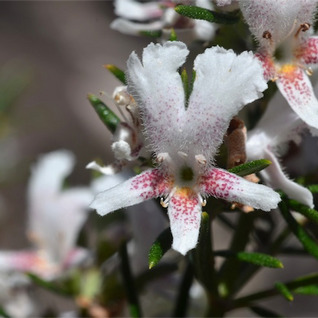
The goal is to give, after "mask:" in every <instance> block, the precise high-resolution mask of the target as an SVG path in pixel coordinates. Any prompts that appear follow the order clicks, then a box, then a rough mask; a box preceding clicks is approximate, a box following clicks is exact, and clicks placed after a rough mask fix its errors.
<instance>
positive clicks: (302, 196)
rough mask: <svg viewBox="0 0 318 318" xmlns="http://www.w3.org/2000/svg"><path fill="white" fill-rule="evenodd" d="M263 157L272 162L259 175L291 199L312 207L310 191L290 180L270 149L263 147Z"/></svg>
mask: <svg viewBox="0 0 318 318" xmlns="http://www.w3.org/2000/svg"><path fill="white" fill-rule="evenodd" d="M264 158H265V159H269V160H270V161H271V162H272V164H271V165H270V166H269V167H267V168H266V169H265V170H263V171H261V172H260V173H261V176H262V178H263V179H264V181H265V182H266V184H268V185H269V186H271V187H272V188H274V189H280V190H282V191H284V192H285V193H286V194H287V195H288V196H289V197H290V198H291V199H295V200H297V201H299V202H300V203H303V204H306V205H308V206H309V207H310V208H313V207H314V202H313V196H312V193H311V192H310V191H309V190H308V189H306V188H304V187H302V186H301V185H300V184H298V183H296V182H294V181H292V180H290V179H289V178H288V177H287V176H286V175H285V174H284V172H283V170H282V167H281V166H280V164H279V162H278V160H277V158H276V156H275V155H274V154H273V152H272V151H271V150H270V149H268V148H267V149H265V152H264Z"/></svg>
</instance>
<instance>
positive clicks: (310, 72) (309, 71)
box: [305, 67, 314, 76]
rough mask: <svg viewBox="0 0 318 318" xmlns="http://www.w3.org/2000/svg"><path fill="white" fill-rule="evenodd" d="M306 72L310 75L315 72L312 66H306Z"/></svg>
mask: <svg viewBox="0 0 318 318" xmlns="http://www.w3.org/2000/svg"><path fill="white" fill-rule="evenodd" d="M305 72H306V74H307V75H308V76H311V75H312V74H314V71H313V70H312V68H311V67H308V68H306V69H305Z"/></svg>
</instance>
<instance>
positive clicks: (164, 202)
mask: <svg viewBox="0 0 318 318" xmlns="http://www.w3.org/2000/svg"><path fill="white" fill-rule="evenodd" d="M160 204H161V206H162V207H163V208H167V207H168V205H169V204H168V202H166V200H165V201H164V200H163V198H161V199H160Z"/></svg>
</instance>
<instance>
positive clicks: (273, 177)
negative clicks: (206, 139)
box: [246, 94, 318, 208]
mask: <svg viewBox="0 0 318 318" xmlns="http://www.w3.org/2000/svg"><path fill="white" fill-rule="evenodd" d="M308 128H310V127H308V125H306V124H305V123H304V122H303V121H302V120H301V119H300V118H299V117H298V116H297V114H296V113H295V112H293V111H292V110H291V109H290V107H288V104H287V102H286V101H285V100H284V99H283V98H282V97H281V95H280V94H276V95H275V96H274V98H273V99H272V100H271V102H270V104H269V106H268V108H267V110H266V112H265V113H264V115H263V117H262V119H261V120H260V121H259V123H258V124H257V126H256V127H255V128H254V129H253V130H251V131H250V132H248V135H247V143H246V152H247V156H248V159H249V160H256V159H268V160H270V161H271V162H272V164H271V165H270V166H269V167H268V168H266V169H264V170H262V171H261V172H260V174H261V176H262V179H263V180H264V181H265V182H266V184H268V185H269V186H271V187H273V188H274V189H281V190H283V191H284V192H285V193H286V194H287V195H288V196H289V197H290V198H292V199H295V200H297V201H299V202H301V203H303V204H306V205H308V206H309V207H311V208H313V207H314V203H313V196H312V194H311V192H310V191H309V190H308V189H306V188H304V187H302V186H301V185H299V184H298V183H296V182H294V181H292V180H290V179H289V178H288V177H287V175H286V174H285V173H284V171H283V168H282V167H281V165H280V163H279V158H278V157H279V155H281V154H283V152H284V151H285V150H286V147H287V143H288V142H289V141H291V140H293V141H294V142H296V143H299V142H300V141H301V134H302V133H303V131H304V130H305V129H308ZM310 131H311V133H312V134H315V135H318V130H315V129H313V128H311V129H310Z"/></svg>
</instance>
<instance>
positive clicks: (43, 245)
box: [28, 187, 93, 264]
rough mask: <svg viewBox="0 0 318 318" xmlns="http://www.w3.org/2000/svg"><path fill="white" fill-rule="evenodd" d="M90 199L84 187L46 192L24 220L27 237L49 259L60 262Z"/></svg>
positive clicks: (75, 233)
mask: <svg viewBox="0 0 318 318" xmlns="http://www.w3.org/2000/svg"><path fill="white" fill-rule="evenodd" d="M92 199H93V194H92V192H91V191H90V190H89V189H88V188H84V187H83V188H70V189H68V190H65V191H63V192H62V193H61V194H60V195H58V196H53V197H50V196H46V197H44V198H43V202H39V203H38V204H37V205H36V206H33V210H32V211H31V212H32V213H31V215H32V217H30V218H29V224H28V233H29V235H30V240H31V241H33V243H34V245H36V246H37V247H38V249H42V250H44V251H45V253H46V254H47V257H48V259H50V260H51V261H52V262H56V263H58V264H60V263H62V262H63V260H64V259H65V258H66V256H67V254H68V253H69V251H70V250H71V249H73V248H74V247H75V245H76V240H77V236H78V233H79V231H80V229H81V228H82V226H83V224H84V222H85V221H86V219H87V217H88V210H89V209H88V205H89V203H90V202H91V201H92ZM35 216H37V217H35Z"/></svg>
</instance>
